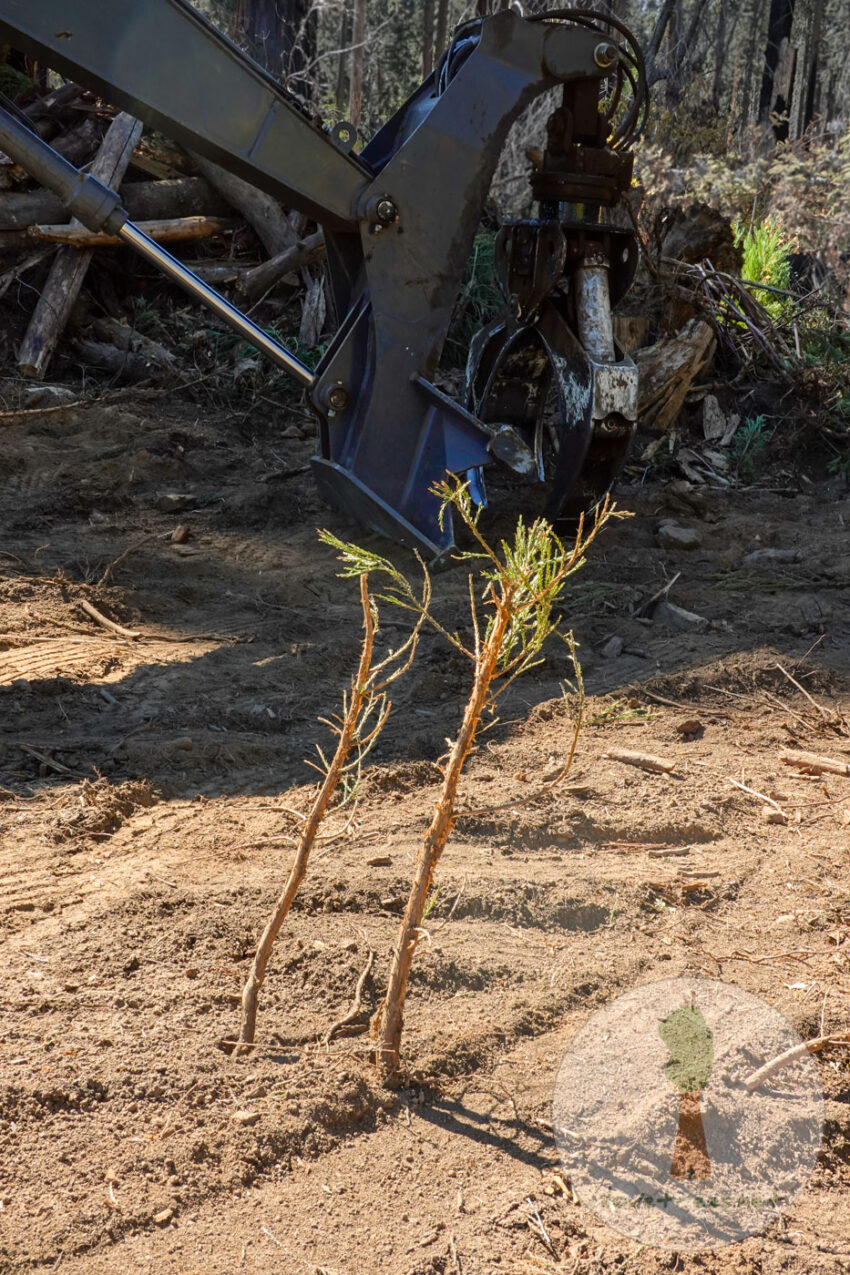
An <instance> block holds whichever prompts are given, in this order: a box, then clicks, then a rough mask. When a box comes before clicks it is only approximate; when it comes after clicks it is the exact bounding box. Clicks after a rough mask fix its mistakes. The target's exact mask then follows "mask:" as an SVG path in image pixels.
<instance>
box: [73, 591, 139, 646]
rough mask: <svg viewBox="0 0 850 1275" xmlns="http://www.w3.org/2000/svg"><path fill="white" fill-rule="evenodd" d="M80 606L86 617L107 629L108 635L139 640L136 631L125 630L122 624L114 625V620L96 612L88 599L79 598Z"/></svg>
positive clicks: (100, 612)
mask: <svg viewBox="0 0 850 1275" xmlns="http://www.w3.org/2000/svg"><path fill="white" fill-rule="evenodd" d="M80 606H81V607H82V608H83V610H84V611H85V613H86V615H90V616H91V618H92V619H93V620H95V621H96V622H97V623H98V624H102V625H103V627H104V628H105V629H109V631H110V633H117V634H118V635H119V637H125V638H140V637H141V636H142V635H141V633H140V632H139V631H138V629H125V628H124V625H123V624H116V623H115V621H114V620H110V619H108V618H107V617H106V616H105V615H104V614H103V612H102V611H98V609H97V607H96V606H94V605H93V604H92V603H91V602H89V600H88V598H81V599H80Z"/></svg>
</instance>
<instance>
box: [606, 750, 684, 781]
mask: <svg viewBox="0 0 850 1275" xmlns="http://www.w3.org/2000/svg"><path fill="white" fill-rule="evenodd" d="M602 756H603V757H607V758H608V759H609V760H610V761H620V762H622V763H623V765H624V766H637V768H638V769H639V770H651V771H654V772H655V773H656V774H664V775H672V774H673V772H674V771H675V769H676V763H675V762H673V761H667V760H666V758H664V757H654V756H653V755H652V753H636V752H632V751H630V750H629V749H618V750H617V751H616V752H609V753H603V754H602Z"/></svg>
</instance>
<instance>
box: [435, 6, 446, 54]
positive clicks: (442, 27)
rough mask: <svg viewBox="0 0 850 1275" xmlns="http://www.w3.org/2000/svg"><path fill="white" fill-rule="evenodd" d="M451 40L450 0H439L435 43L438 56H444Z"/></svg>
mask: <svg viewBox="0 0 850 1275" xmlns="http://www.w3.org/2000/svg"><path fill="white" fill-rule="evenodd" d="M448 41H449V0H437V35H436V37H435V40H434V45H435V48H436V51H437V57H438V58H439V57H442V55H443V53H444V52H445V48H446V45H447V44H448Z"/></svg>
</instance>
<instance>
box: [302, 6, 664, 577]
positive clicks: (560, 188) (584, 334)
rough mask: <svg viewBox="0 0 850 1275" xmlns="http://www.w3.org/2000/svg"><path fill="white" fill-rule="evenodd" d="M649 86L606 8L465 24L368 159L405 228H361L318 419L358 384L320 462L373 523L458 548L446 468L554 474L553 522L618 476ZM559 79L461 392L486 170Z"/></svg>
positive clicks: (625, 432) (334, 422)
mask: <svg viewBox="0 0 850 1275" xmlns="http://www.w3.org/2000/svg"><path fill="white" fill-rule="evenodd" d="M614 27H616V28H617V31H616V32H615V35H616V38H617V39H620V36H621V35H622V45H621V46H618V45H617V44H615V43H614V42H613V38H612V36H611V30H612V28H614ZM643 82H644V81H643V68H642V62H641V59H640V53H639V52H638V51H637V49H636V48H635V46H634V42H633V40H632V38H631V36H630V35H629V34H628V32H627V31H625V28H620V27H619V24H617V23H616V22H613V21H612V20H609V19H608V18H607V17H602V16H600V17H596V16H595V15H592V14H588V13H586V12H576V11H573V10H563V11H555V12H554V13H552V12H550V13H548V14H546V15H544V18H543V19H523V18H521V17H519V16H518V15H517V14H516V13H514V12H510V11H506V12H503V13H500V14H498V15H495V16H494V17H492V18H489V19H485V20H484V21H483V22H478V23H474V24H469V25H468V26H467V27H466V28H461V30H460V32H459V33H458V35H457V36H456V38H455V42H454V43H453V45H452V46H451V48H450V49H449V51H448V53H447V55H446V57H445V58H444V60H443V63H442V64H441V66H440V67H439V68H438V70H437V72H436V74H435V77H434V78H433V80H431V81H428V82H427V83H426V84H425V85H423V88H422V90H420V93H419V94H418V95H416V96H414V98H413V99H411V101H410V102H409V103H408V104H407V105H406V106H405V107H404V108H402V111H401V112H400V113H399V116H397V117H396V118H395V119H394V120H391V121H390V123H389V124H388V125H386V126H385V128H384V129H383V130H381V132H380V133H379V134H378V135H377V137H376V138H375V139H373V141H372V142H371V143H370V144H369V146H367V147H366V149H365V150H364V152H363V154H364V157H365V158H366V159H367V160H372V159H373V158H374V160H375V161H376V162H382V168H381V175H380V178H379V179H378V181H377V182H376V185H375V187H374V191H373V200H374V199H377V197H378V195H379V192H380V191H383V192H385V198H387V199H389V201H390V203H391V206H392V207H393V209H395V210H397V220H394V221H392V222H390V223H387V224H385V225H383V226H376V225H374V224H373V225H372V226H367V227H366V229H365V231H364V234H363V246H364V252H365V260H366V276H367V282H368V291H367V290H364V292H363V294H362V296H361V306H360V309H359V311H358V312H357V314H356V315H355V316H354V317H353V318H351V316H349V317H350V326H347V327H346V328H345V329H344V331H342V332H341V333H340V335H339V337H338V338H337V340H336V341H335V342H334V345H333V346H332V348H331V349H330V350H329V352H328V355H327V358H326V360H325V362H324V363H323V365H322V366H321V367H320V369H319V384H318V386H317V390H316V392H315V393H314V396H313V401H314V404H316V405H317V408H318V410H319V411H320V412H321V410H322V404H323V401H324V404H325V406H326V405H327V402H328V401H329V396H330V394H331V392H332V388H333V386H342V385H345V386H352V385H354V386H358V387H359V388H358V392H357V394H356V397H355V398H353V399H351V400H349V401H348V402H347V403H346V404H345V406H343V407H342V408H341V410H340V411H339V412H331V413H327V412H326V414H325V417H324V420H323V423H322V433H321V448H320V456H319V457H317V459H316V460H315V461H314V470H315V474H316V478H317V481H318V483H319V485H320V486H321V487H322V488H323V489H324V490H325V491H326V493H327V494H328V496H329V497H330V498H331V499H333V500H334V501H335V502H336V503H337V504H341V505H343V506H344V507H345V508H347V509H348V510H349V511H350V512H351V513H353V514H354V515H355V516H356V517H357V518H359V519H360V520H361V521H364V522H366V523H368V524H369V525H371V526H373V527H375V528H377V529H378V530H381V531H383V532H385V533H386V534H388V535H391V536H393V537H394V538H395V539H400V540H402V541H405V542H407V543H410V544H413V545H415V546H416V547H417V548H418V549H419V550H420V551H422V552H424V553H425V554H426V555H427V556H435V555H439V554H441V553H443V552H445V551H446V550H447V549H449V548H450V547H451V544H452V529H451V525H450V523H449V522H448V520H446V519H445V518H441V516H440V502H439V498H438V497H436V496H435V495H434V492H433V488H434V486H435V484H436V483H437V482H439V480H440V479H441V478H443V476H444V474H445V472H446V471H449V472H452V473H455V474H464V473H465V474H468V475H469V476H470V479H471V481H472V490H473V493H474V495H475V496H476V498H477V499H479V500H482V501H483V500H484V498H485V497H484V480H483V472H484V469H485V467H486V466H488V465H492V464H494V463H498V464H500V465H502V466H507V468H509V469H510V470H512V471H513V472H514V473H515V474H516V475H518V476H519V478H520V479H521V480H522V481H524V482H543V483H545V484H546V485H547V489H548V501H547V505H546V510H547V514H548V516H549V517H551V518H552V519H555V518H557V517H560V516H563V515H565V514H569V513H571V512H577V511H579V510H582V509H588V508H590V507H592V506H593V505H594V504H595V503H596V502H597V501H598V500H599V499H600V497H601V496H603V495H604V493H605V492H606V491H607V490H608V488H609V487H610V484H611V482H612V481H613V479H614V477H615V475H616V473H617V470H618V468H619V466H620V465H621V463H622V460H623V458H624V456H625V454H626V451H627V449H628V444H629V440H630V438H631V435H632V431H633V429H634V424H635V419H636V413H637V370H636V368H635V366H634V364H633V362H632V361H631V359H630V358H629V357H628V356H627V355H625V354H624V353H623V351H622V350H621V349H619V347H618V346H617V344H616V342H615V341H614V338H613V335H612V318H611V306H612V304H613V303H615V302H616V301H617V300H618V299H619V298H620V297H621V296H623V295H624V294H625V292H626V291H627V290H628V288H629V286H630V285H631V282H632V279H633V277H634V272H635V269H636V265H637V242H636V238H635V234H634V230H633V227H632V225H631V223H630V221H629V219H628V218H627V216H626V215H625V213H624V209H623V204H624V198H625V195H626V192H627V190H628V187H629V185H630V182H631V173H632V157H631V153H630V150H629V146H630V143H631V141H632V139H633V137H634V133H635V130H636V127H637V126H638V124H639V122H640V115H641V109H642V103H643V100H644V99H643V87H642V86H643ZM559 83H560V84H561V85H562V86H563V96H562V101H561V104H560V106H559V107H558V108H557V109H556V110H555V111H554V112H553V114H552V116H551V117H550V120H549V123H548V127H547V146H546V150H545V152H544V154H543V158H542V162H541V163H540V164H539V165H538V167H537V168H536V169H535V170H534V171H533V172H532V174H531V187H532V196H533V198H534V200H535V201H536V203H537V206H538V209H539V216H538V217H537V218H535V219H531V220H525V221H519V222H513V223H508V224H507V225H505V226H504V227H503V228H502V230H501V232H500V234H499V236H498V238H497V242H496V269H497V275H498V278H499V282H500V286H501V289H502V292H503V295H504V298H505V313H504V314H503V315H501V316H499V317H497V318H496V319H494V320H493V321H492V322H491V323H489V324H488V325H487V326H486V327H485V328H484V329H482V331H481V332H479V333H478V335H477V336H476V338H475V339H474V341H473V342H472V346H471V349H470V351H469V359H468V366H467V376H466V386H465V394H464V396H463V401H462V402H455V401H453V400H452V399H451V398H449V397H448V396H446V395H445V394H443V393H441V392H440V391H439V390H438V389H436V388H435V386H434V384H433V378H434V376H435V372H436V368H437V362H438V359H439V355H440V351H441V349H442V344H443V341H444V339H445V335H446V331H447V329H448V324H449V321H450V318H451V311H452V306H453V305H454V301H455V297H456V296H457V293H458V291H459V288H460V285H461V282H462V276H463V270H464V267H465V265H466V262H467V259H468V256H469V253H470V250H471V247H472V242H473V238H474V236H475V233H476V231H477V229H478V226H479V221H480V215H481V212H482V209H483V204H484V200H485V198H486V195H487V192H488V190H489V185H490V180H491V178H492V175H493V171H494V169H495V166H496V163H497V161H498V157H499V153H500V151H501V147H502V144H503V141H504V138H505V136H506V134H507V131H508V127H509V125H510V124H511V123H512V121H513V120H514V119H515V118H516V116H517V115H518V114H519V112H520V110H521V109H522V108H523V107H524V106H525V105H526V104H527V103H528V102H529V101H530V100H531V99H532V98H533V97H535V96H537V95H538V94H539V93H541V92H542V91H544V90H545V89H546V88H547V87H551V86H552V85H553V84H559ZM629 83H631V85H632V86H633V89H634V92H633V94H632V96H631V99H630V100H629V102H628V103H624V102H622V101H621V99H622V97H623V86H624V84H626V85H627V86H628V84H629ZM374 206H375V205H374V203H373V207H374ZM323 395H324V400H323V399H322V396H323Z"/></svg>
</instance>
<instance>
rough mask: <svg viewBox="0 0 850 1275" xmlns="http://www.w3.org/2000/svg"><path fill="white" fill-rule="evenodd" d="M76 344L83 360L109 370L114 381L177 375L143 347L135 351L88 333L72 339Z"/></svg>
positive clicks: (150, 379)
mask: <svg viewBox="0 0 850 1275" xmlns="http://www.w3.org/2000/svg"><path fill="white" fill-rule="evenodd" d="M73 347H74V352H75V354H76V355H77V356H78V357H79V359H80V361H81V362H83V363H85V364H87V365H88V366H89V367H93V368H97V369H98V370H99V371H101V372H107V373H108V374H109V376H110V377H112V378H113V380H114V381H124V382H125V383H126V384H128V385H134V384H136V383H137V382H139V381H162V380H163V379H165V378H167V379H169V380H173V379H174V372H173V371H169V369H167V368H164V367H163V365H162V363H161V362H160V361H159V360H157V359H154V358H151V357H150V355H148V354H146V353H143V352H141V351H140V352H139V353H135V352H134V351H132V350H126V349H120V348H119V347H118V346H116V345H112V344H111V343H110V342H108V341H92V340H90V339H89V338H88V337H78V338H77V339H76V340H75V341H74V342H73Z"/></svg>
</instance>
